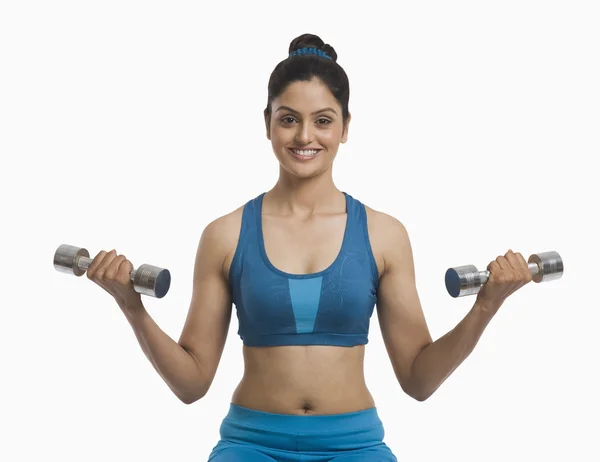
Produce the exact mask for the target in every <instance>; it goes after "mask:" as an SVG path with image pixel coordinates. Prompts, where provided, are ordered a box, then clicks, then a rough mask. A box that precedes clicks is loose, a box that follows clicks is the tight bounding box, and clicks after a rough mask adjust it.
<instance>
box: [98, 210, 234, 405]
mask: <svg viewBox="0 0 600 462" xmlns="http://www.w3.org/2000/svg"><path fill="white" fill-rule="evenodd" d="M231 215H232V214H230V215H226V216H225V217H221V218H219V219H217V220H215V221H213V222H212V223H210V224H209V225H208V226H207V227H206V228H205V229H204V231H203V233H202V236H201V238H200V242H199V244H198V249H197V252H196V261H195V266H194V277H193V293H192V299H191V303H190V309H189V312H188V316H187V319H186V323H185V326H184V328H183V331H182V334H181V338H180V340H179V342H175V340H173V339H172V338H171V337H169V336H168V335H167V334H166V333H165V332H164V331H163V330H161V328H160V327H159V326H158V325H157V324H156V323H155V322H154V320H153V319H152V318H151V317H150V315H149V314H148V312H147V311H146V309H145V307H144V305H143V303H142V301H141V297H139V296H127V297H115V299H116V300H117V302H118V304H119V306H120V307H121V309H122V310H123V313H124V314H125V316H126V317H127V319H128V321H129V323H130V325H131V327H132V328H133V330H134V332H135V335H136V337H137V339H138V342H139V344H140V346H141V347H142V350H143V351H144V353H145V355H146V357H147V358H148V359H149V360H150V362H151V363H152V365H153V366H154V368H155V369H156V371H157V372H158V374H159V375H160V376H161V377H162V378H163V380H164V381H165V382H166V384H167V385H168V386H169V388H170V389H171V390H172V391H173V393H174V394H175V395H176V396H177V397H178V398H179V399H180V400H181V401H183V402H184V403H186V404H191V403H193V402H194V401H197V400H199V399H200V398H202V397H203V396H204V395H206V393H207V392H208V389H209V388H210V385H211V383H212V381H213V379H214V377H215V374H216V370H217V366H218V364H219V362H220V359H221V355H222V352H223V348H224V346H225V340H226V338H227V332H228V330H229V323H230V320H231V309H232V303H231V298H230V293H229V286H228V282H227V279H226V277H225V273H224V271H223V263H224V261H225V258H226V257H227V256H228V255H229V254H230V253H231V249H232V245H233V243H232V237H233V236H234V235H235V232H234V230H232V229H231V228H230V226H231V224H232V216H231ZM233 218H235V217H233ZM233 221H234V223H235V220H233ZM234 228H235V226H234ZM236 231H239V230H236ZM107 255H109V254H107ZM119 257H121V256H119ZM119 257H117V259H118V258H119ZM113 258H114V256H113ZM123 259H124V257H123ZM115 266H116V267H117V269H118V272H119V273H122V272H123V266H125V265H121V267H120V268H119V266H118V263H117V262H115V265H113V267H115ZM130 267H132V265H130ZM92 269H93V264H92V265H91V266H90V268H89V270H88V271H90V270H92ZM115 271H116V270H115ZM104 272H105V273H107V274H108V273H109V272H110V268H109V269H108V270H105V271H104ZM125 274H126V276H124V277H123V279H122V283H123V284H127V283H128V281H127V277H128V276H127V271H126V272H125ZM96 276H97V275H95V276H94V277H96ZM102 276H103V275H102ZM94 277H92V279H93V278H94ZM113 277H116V276H113ZM96 282H98V281H96ZM101 282H103V283H104V284H103V286H107V284H106V281H105V280H104V279H103V280H102V281H101ZM111 292H113V293H116V292H117V291H114V290H111Z"/></svg>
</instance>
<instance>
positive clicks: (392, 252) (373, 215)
mask: <svg viewBox="0 0 600 462" xmlns="http://www.w3.org/2000/svg"><path fill="white" fill-rule="evenodd" d="M364 207H365V211H366V214H367V224H368V233H369V240H370V243H371V248H372V251H373V256H374V257H375V261H376V262H377V267H378V268H379V274H380V276H381V275H383V273H384V272H385V268H386V267H388V266H389V265H390V263H391V262H392V261H394V260H395V259H396V256H397V255H402V254H403V253H404V252H405V251H406V250H407V249H409V250H410V238H409V236H408V230H407V229H406V227H405V226H404V224H403V223H402V222H401V221H400V220H399V219H398V218H396V217H393V216H392V215H390V214H388V213H385V212H382V211H380V210H375V209H373V208H372V207H369V206H368V205H365V206H364Z"/></svg>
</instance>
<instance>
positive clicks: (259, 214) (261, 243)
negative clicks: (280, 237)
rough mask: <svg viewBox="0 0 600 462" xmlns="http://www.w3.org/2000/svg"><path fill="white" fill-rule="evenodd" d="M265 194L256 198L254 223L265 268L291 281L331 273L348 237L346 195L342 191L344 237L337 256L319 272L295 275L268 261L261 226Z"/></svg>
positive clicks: (348, 220)
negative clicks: (344, 216)
mask: <svg viewBox="0 0 600 462" xmlns="http://www.w3.org/2000/svg"><path fill="white" fill-rule="evenodd" d="M265 194H266V192H264V193H262V194H261V195H260V196H259V197H258V204H257V207H256V221H257V224H258V246H259V250H260V255H261V257H262V259H263V262H264V263H265V265H267V267H268V268H269V269H270V270H271V271H273V272H274V273H275V274H278V275H280V276H284V277H286V278H291V279H310V278H317V277H320V276H322V275H324V274H325V273H327V272H328V271H331V270H332V269H333V268H334V267H335V266H336V265H337V263H338V262H339V260H340V259H341V258H342V255H343V254H344V251H345V249H346V245H347V241H348V236H349V234H350V233H349V229H350V219H351V216H352V214H351V213H350V198H349V196H348V194H347V193H345V192H344V191H342V194H344V198H345V199H346V225H345V227H344V236H343V238H342V246H341V247H340V251H339V252H338V254H337V256H336V257H335V259H334V260H333V262H332V263H331V264H330V265H329V266H328V267H327V268H325V269H323V270H321V271H318V272H316V273H307V274H295V273H288V272H286V271H282V270H280V269H279V268H277V267H276V266H275V265H273V263H271V260H269V256H268V255H267V250H266V248H265V238H264V235H263V224H262V209H263V198H264V197H265Z"/></svg>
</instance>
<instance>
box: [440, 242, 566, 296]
mask: <svg viewBox="0 0 600 462" xmlns="http://www.w3.org/2000/svg"><path fill="white" fill-rule="evenodd" d="M527 266H528V267H529V270H530V271H531V274H532V276H533V281H534V282H548V281H553V280H555V279H560V277H561V276H562V274H563V270H564V268H563V261H562V258H561V256H560V255H559V254H558V253H557V252H555V251H553V250H551V251H549V252H542V253H537V254H533V255H531V256H530V257H529V259H528V260H527ZM489 278H490V272H489V271H488V270H485V271H479V270H478V269H477V268H476V267H475V266H473V265H465V266H456V267H454V268H449V269H448V270H447V271H446V276H445V281H446V290H447V291H448V293H449V294H450V295H451V296H452V297H454V298H456V297H464V296H466V295H474V294H477V293H478V292H479V290H480V289H481V287H482V286H483V285H484V284H485V283H486V282H487V281H488V280H489Z"/></svg>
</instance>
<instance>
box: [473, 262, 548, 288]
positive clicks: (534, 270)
mask: <svg viewBox="0 0 600 462" xmlns="http://www.w3.org/2000/svg"><path fill="white" fill-rule="evenodd" d="M527 267H528V268H529V271H531V275H532V276H536V275H537V274H538V273H539V272H540V267H539V265H538V264H537V263H528V264H527ZM491 274H492V273H490V271H488V270H485V271H479V279H480V280H481V284H482V285H483V284H485V283H486V282H488V280H489V279H490V276H491Z"/></svg>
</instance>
